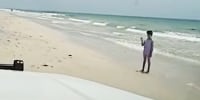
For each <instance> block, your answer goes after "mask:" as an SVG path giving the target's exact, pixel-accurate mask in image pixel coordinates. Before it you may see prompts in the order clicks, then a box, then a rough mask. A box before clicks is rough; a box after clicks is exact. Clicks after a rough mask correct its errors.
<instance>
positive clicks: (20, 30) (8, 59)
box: [0, 11, 200, 100]
mask: <svg viewBox="0 0 200 100" xmlns="http://www.w3.org/2000/svg"><path fill="white" fill-rule="evenodd" d="M80 28H84V27H80ZM65 30H68V31H67V32H66V31H65ZM74 32H76V29H73V28H71V26H69V27H66V28H65V29H63V30H62V29H58V28H56V27H54V26H52V25H51V24H48V23H47V22H45V21H42V20H39V19H37V20H36V19H31V18H25V17H19V16H17V15H15V14H13V13H11V12H5V11H0V37H1V38H0V63H12V62H13V60H14V59H22V60H24V62H25V71H31V72H44V73H57V74H65V75H70V76H74V77H79V78H82V79H86V80H91V81H95V82H99V83H102V84H105V85H108V86H112V87H115V88H119V89H122V90H126V91H129V92H133V93H136V94H139V95H143V96H146V97H150V98H153V99H155V100H198V99H199V98H200V78H199V76H200V65H199V64H198V63H193V62H185V61H182V60H179V59H175V58H170V57H166V56H162V55H159V54H155V55H153V59H152V67H151V71H150V74H142V73H139V72H136V70H138V69H141V65H142V51H136V50H135V51H134V50H132V49H129V48H125V47H123V46H120V45H117V44H114V43H111V42H109V41H103V40H101V39H96V38H89V37H86V36H81V35H76V34H73V33H74Z"/></svg>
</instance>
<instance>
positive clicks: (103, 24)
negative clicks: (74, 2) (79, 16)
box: [92, 22, 108, 26]
mask: <svg viewBox="0 0 200 100" xmlns="http://www.w3.org/2000/svg"><path fill="white" fill-rule="evenodd" d="M92 24H93V25H95V26H107V24H108V23H100V22H94V23H92Z"/></svg>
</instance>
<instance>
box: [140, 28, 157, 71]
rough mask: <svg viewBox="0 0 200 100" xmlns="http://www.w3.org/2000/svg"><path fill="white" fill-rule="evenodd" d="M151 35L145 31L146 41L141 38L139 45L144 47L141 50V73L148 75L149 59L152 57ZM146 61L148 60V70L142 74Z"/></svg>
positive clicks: (150, 32) (151, 32) (151, 33)
mask: <svg viewBox="0 0 200 100" xmlns="http://www.w3.org/2000/svg"><path fill="white" fill-rule="evenodd" d="M152 35H153V31H147V39H146V40H145V41H144V40H143V38H142V37H141V45H142V46H144V50H143V57H144V60H143V66H142V70H141V72H142V73H149V71H150V66H151V57H152V53H153V45H154V44H153V40H152ZM146 60H148V69H147V71H146V72H144V69H145V64H146Z"/></svg>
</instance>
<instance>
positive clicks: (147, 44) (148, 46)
mask: <svg viewBox="0 0 200 100" xmlns="http://www.w3.org/2000/svg"><path fill="white" fill-rule="evenodd" d="M152 52H153V40H151V39H147V40H145V41H144V51H143V54H144V56H147V57H151V53H152Z"/></svg>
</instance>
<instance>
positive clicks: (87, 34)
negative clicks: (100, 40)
mask: <svg viewBox="0 0 200 100" xmlns="http://www.w3.org/2000/svg"><path fill="white" fill-rule="evenodd" d="M80 34H82V35H84V36H93V37H97V35H94V34H90V33H86V32H80Z"/></svg>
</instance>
